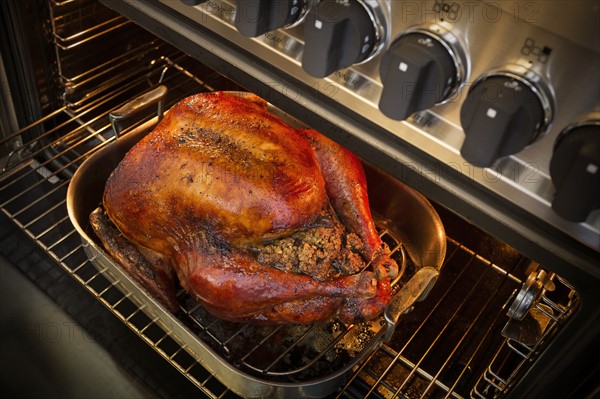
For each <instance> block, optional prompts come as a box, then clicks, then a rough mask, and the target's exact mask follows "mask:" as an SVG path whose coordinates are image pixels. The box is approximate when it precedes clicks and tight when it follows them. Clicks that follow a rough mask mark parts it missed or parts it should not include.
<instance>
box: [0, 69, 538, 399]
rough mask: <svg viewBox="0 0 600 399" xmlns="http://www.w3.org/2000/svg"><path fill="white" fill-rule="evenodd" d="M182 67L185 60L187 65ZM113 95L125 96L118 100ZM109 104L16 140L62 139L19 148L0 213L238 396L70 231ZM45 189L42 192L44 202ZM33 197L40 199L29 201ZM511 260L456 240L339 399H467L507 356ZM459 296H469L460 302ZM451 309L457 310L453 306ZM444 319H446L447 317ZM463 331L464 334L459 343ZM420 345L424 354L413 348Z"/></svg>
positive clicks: (162, 344) (191, 373) (161, 344)
mask: <svg viewBox="0 0 600 399" xmlns="http://www.w3.org/2000/svg"><path fill="white" fill-rule="evenodd" d="M181 61H183V62H185V60H183V59H182V60H181ZM151 64H152V66H153V68H152V70H151V71H150V72H148V76H150V77H158V76H161V75H162V76H163V78H165V79H166V82H167V83H173V82H176V81H177V80H176V77H172V76H171V75H170V74H169V73H163V71H164V70H165V68H167V70H168V71H173V72H175V74H174V75H177V77H181V76H183V77H184V78H185V79H184V80H181V81H179V85H178V84H175V88H176V87H177V86H182V85H183V86H186V85H185V84H183V83H182V82H184V81H185V82H189V79H190V77H193V78H194V80H195V82H197V83H198V82H202V81H201V80H200V79H199V78H198V77H197V76H195V75H193V74H191V73H190V72H189V71H188V70H187V69H185V68H183V67H181V65H179V64H176V63H174V62H172V61H171V60H169V59H167V58H161V59H158V60H155V61H153V62H151ZM150 80H151V79H149V78H145V79H141V81H140V86H139V87H138V90H141V91H142V92H143V90H146V89H143V90H142V88H144V87H145V86H147V85H149V81H150ZM208 86H210V85H208ZM197 87H198V86H197ZM115 96H116V97H122V96H119V95H118V94H115ZM111 101H115V98H110V99H102V100H98V101H97V102H96V101H91V102H90V104H87V107H88V108H84V111H82V112H81V114H77V115H75V116H72V115H71V113H70V112H69V110H68V109H67V107H65V109H63V110H59V111H56V112H54V113H52V114H51V116H49V117H46V118H44V119H42V120H41V121H39V122H38V123H36V124H33V125H31V126H29V127H28V128H26V129H23V130H22V131H20V132H18V133H17V134H16V135H17V136H25V135H26V133H27V131H28V130H29V129H33V128H34V127H36V126H37V125H40V124H41V125H46V124H48V125H50V126H53V125H54V126H58V128H57V127H55V128H53V129H49V130H48V132H47V133H46V136H49V137H56V139H54V141H52V142H50V143H47V144H45V145H43V146H42V144H41V143H40V141H43V140H39V139H36V140H34V141H32V142H26V143H25V144H24V145H23V147H22V150H20V151H15V153H14V154H15V155H13V156H12V157H11V158H12V160H11V159H9V165H5V166H4V168H3V173H2V175H1V177H0V180H1V181H2V186H1V188H0V205H1V208H2V211H3V213H4V214H5V215H6V216H8V217H9V218H10V219H11V220H12V221H13V222H14V223H15V224H17V225H18V226H19V228H20V229H21V230H23V231H24V232H25V233H26V234H27V235H28V236H29V237H30V238H31V239H32V240H34V241H35V242H36V243H37V244H38V245H39V246H40V247H41V248H42V249H43V250H44V251H46V252H48V253H49V254H50V255H51V256H52V257H53V258H54V260H56V261H57V262H58V263H59V264H60V265H61V266H62V267H63V268H64V269H65V270H66V271H67V272H68V273H69V274H71V275H72V276H73V277H74V278H75V279H76V280H77V281H78V282H79V283H81V284H82V285H83V286H84V287H85V288H86V289H87V290H88V291H89V292H90V293H91V294H92V295H93V296H94V297H96V298H97V299H98V300H99V301H100V302H101V303H102V304H103V305H104V306H106V307H107V308H108V309H109V310H110V311H111V312H112V313H113V314H115V315H116V316H117V317H118V318H119V319H120V320H121V321H122V322H123V323H124V324H126V325H127V326H128V327H129V328H130V329H132V330H133V331H134V332H135V333H136V334H137V335H139V336H140V338H141V339H143V340H144V341H145V342H146V343H147V344H148V345H149V346H150V347H152V348H153V349H154V350H155V351H157V352H158V353H159V354H160V355H162V356H163V357H164V358H165V359H166V360H167V361H168V362H169V363H170V364H172V365H173V367H175V368H176V369H177V370H179V371H180V372H181V373H182V374H183V375H185V376H186V377H187V378H188V379H189V380H190V381H192V382H193V383H194V384H195V385H196V386H198V388H199V389H200V390H201V391H202V392H204V393H205V394H206V395H208V397H212V398H217V397H231V396H232V395H234V394H233V393H231V392H230V391H229V390H228V389H227V388H226V387H225V386H223V385H222V384H221V383H220V382H218V381H217V380H216V379H215V378H214V377H212V376H211V375H210V373H208V372H207V371H206V370H205V369H204V368H202V366H201V365H200V364H199V363H198V362H197V361H196V360H195V359H194V356H193V355H191V354H189V353H188V352H187V348H186V347H185V346H181V345H180V344H179V343H178V342H177V340H176V338H175V337H174V336H173V335H172V333H171V332H170V331H168V329H167V330H165V328H164V326H162V325H161V323H160V321H159V320H157V319H152V318H149V317H148V316H147V315H146V314H145V313H144V306H143V305H142V306H137V305H136V304H135V302H134V301H132V300H131V298H130V295H128V294H122V293H121V291H120V290H119V288H118V286H119V284H118V282H117V283H111V282H109V280H108V279H107V278H106V276H105V272H106V271H105V270H100V271H98V270H96V268H95V267H94V266H93V265H92V264H91V262H90V261H89V260H88V259H87V257H86V255H85V252H84V249H83V247H82V245H81V242H80V240H79V237H78V235H77V233H76V232H75V230H74V229H73V227H72V225H71V224H70V221H69V219H68V216H67V212H66V201H65V194H66V190H67V186H68V183H69V174H65V170H71V171H74V170H75V168H76V167H77V166H78V165H79V164H80V162H81V161H82V160H83V159H84V158H86V157H87V156H89V155H90V154H91V153H93V152H95V151H96V150H98V149H99V148H101V147H103V146H104V145H107V144H108V143H110V142H111V141H112V140H114V137H113V136H112V133H111V130H110V126H109V123H108V122H107V113H108V110H105V108H107V107H104V106H101V105H105V104H106V103H107V102H111ZM119 104H120V103H118V104H117V105H119ZM100 110H102V112H101V113H100V114H98V115H96V114H95V113H94V112H93V111H96V112H100ZM88 111H89V114H88ZM64 119H66V120H64ZM57 121H60V122H61V123H57ZM50 122H52V123H50ZM73 126H76V128H73ZM91 126H93V128H92V127H91ZM65 129H66V130H67V131H66V132H65ZM46 136H44V138H45V137H46ZM65 137H70V140H69V141H68V142H67V140H65ZM84 144H87V146H85V145H84ZM40 146H42V147H40ZM57 147H58V148H63V150H62V152H60V153H59V154H58V155H59V156H66V155H67V154H69V155H70V156H71V160H70V161H69V162H68V163H67V164H65V165H64V166H63V167H62V168H59V169H53V162H52V161H56V159H55V158H54V159H51V160H45V161H44V160H43V157H42V155H43V154H44V152H43V151H40V150H39V149H38V150H35V149H36V148H46V149H47V148H57ZM17 156H18V157H19V161H18V162H17V161H16V157H17ZM40 158H41V160H39V159H40ZM37 191H42V192H43V194H42V195H36V192H37ZM27 194H28V195H27ZM30 197H33V198H31V199H29V200H26V199H27V198H30ZM505 258H506V259H504V258H502V259H499V260H497V261H491V260H488V259H487V257H486V256H484V255H482V254H480V253H478V252H477V251H474V250H472V249H469V248H468V247H467V246H465V245H464V244H461V243H460V242H458V241H456V240H454V239H452V238H449V239H448V253H447V258H446V260H445V264H444V266H443V267H442V270H443V271H444V272H443V273H442V275H441V276H440V281H438V283H437V284H436V285H435V287H434V289H433V290H432V292H431V293H430V296H429V298H428V301H426V302H424V303H422V304H420V306H419V307H418V308H417V310H416V311H415V312H413V313H412V314H409V315H407V316H406V318H405V319H403V320H402V321H401V323H400V325H399V327H398V329H397V332H396V333H395V336H394V338H393V339H392V341H391V343H388V344H383V345H381V346H380V347H379V348H378V349H377V350H376V351H375V352H373V353H372V354H371V355H370V356H369V358H368V359H366V361H364V362H363V363H362V364H360V365H359V366H358V367H357V368H356V370H355V371H354V373H353V375H352V377H351V378H350V380H349V381H348V383H347V384H346V386H344V387H343V388H342V389H341V390H340V391H339V392H338V397H353V396H368V395H371V394H375V395H376V396H379V395H381V396H383V397H394V396H398V395H402V396H408V397H410V395H411V392H412V393H414V392H416V390H417V388H415V387H420V388H421V389H422V392H420V393H419V395H421V397H429V396H435V395H440V394H441V395H445V397H452V398H462V397H466V396H468V392H467V391H465V388H464V387H467V386H469V385H470V383H469V381H470V380H471V379H472V378H474V375H475V374H476V373H477V372H478V370H477V368H478V367H481V366H480V365H481V364H483V365H488V364H492V363H493V361H494V358H490V359H483V360H482V359H481V357H485V355H486V354H489V353H492V354H495V353H497V352H498V351H500V350H502V345H504V342H503V341H502V339H501V336H500V335H499V331H500V330H501V328H502V326H503V325H504V324H505V323H506V320H507V318H506V315H505V313H506V312H505V303H506V298H511V297H512V296H513V295H514V294H513V293H514V291H515V290H516V289H517V288H518V287H519V286H520V284H521V279H520V278H519V277H517V276H518V275H521V274H522V270H521V269H523V268H524V267H525V266H526V265H527V264H528V261H527V259H525V258H523V257H521V256H520V255H517V254H514V253H510V251H509V255H508V256H506V257H505ZM472 279H474V280H473V281H471V280H472ZM465 280H467V281H468V283H467V286H468V287H469V289H468V291H467V292H462V291H463V290H464V288H461V286H460V284H459V282H463V283H464V282H465ZM465 294H466V295H465ZM482 295H483V296H484V297H486V298H488V299H487V300H486V301H484V302H483V305H482V306H480V305H479V304H478V302H477V301H475V300H474V299H473V298H475V297H476V296H482ZM457 298H461V299H460V300H458V301H457ZM449 303H453V304H454V307H452V306H449V305H448V304H449ZM440 313H443V314H445V316H444V315H442V316H440ZM465 315H469V317H470V319H468V320H462V319H464V318H465V317H466V316H465ZM429 324H431V325H429ZM432 329H433V330H434V331H435V333H434V334H433V335H431V332H427V331H431V330H432ZM458 331H460V334H459V336H455V335H456V334H457V332H458ZM409 332H410V333H409ZM448 340H454V343H453V345H451V346H450V348H452V349H451V350H450V351H449V353H447V354H446V356H445V357H441V358H440V357H438V356H433V357H432V356H431V354H433V353H435V352H436V350H437V346H438V345H439V343H440V342H446V341H448ZM417 342H418V345H417V346H418V347H417V346H415V343H417ZM484 349H485V350H484ZM482 372H483V371H482ZM357 386H358V387H366V391H365V392H360V390H359V393H357V392H356V389H357V388H356V387H357ZM417 397H418V396H417Z"/></svg>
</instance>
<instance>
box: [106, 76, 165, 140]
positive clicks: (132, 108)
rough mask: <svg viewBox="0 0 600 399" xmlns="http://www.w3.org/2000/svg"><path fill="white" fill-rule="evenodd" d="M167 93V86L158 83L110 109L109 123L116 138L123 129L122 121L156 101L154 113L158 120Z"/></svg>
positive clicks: (161, 113)
mask: <svg viewBox="0 0 600 399" xmlns="http://www.w3.org/2000/svg"><path fill="white" fill-rule="evenodd" d="M166 95H167V86H165V85H160V86H158V87H156V88H155V89H152V90H150V91H149V92H147V93H144V94H142V95H141V96H139V97H136V98H134V99H133V100H131V101H129V102H128V103H127V104H125V105H123V106H122V107H120V108H118V109H116V110H114V111H112V112H111V113H110V114H108V118H109V119H110V124H111V125H112V127H113V130H114V131H115V135H116V136H117V138H119V137H120V135H121V132H122V131H123V129H124V126H123V125H124V124H123V122H124V121H125V120H127V119H129V118H131V117H132V116H134V115H136V114H138V113H140V112H141V111H143V110H144V109H146V108H148V107H149V106H151V105H152V104H156V103H158V106H157V110H156V114H157V115H158V120H159V121H160V120H161V119H162V117H163V102H164V99H165V96H166Z"/></svg>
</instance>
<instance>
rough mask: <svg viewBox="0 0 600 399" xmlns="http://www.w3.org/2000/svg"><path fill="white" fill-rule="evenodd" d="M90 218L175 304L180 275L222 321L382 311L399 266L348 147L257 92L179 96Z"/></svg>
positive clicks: (156, 291) (146, 281)
mask: <svg viewBox="0 0 600 399" xmlns="http://www.w3.org/2000/svg"><path fill="white" fill-rule="evenodd" d="M103 207H104V209H103V210H102V209H101V208H99V209H97V210H96V211H94V212H93V213H92V215H91V216H90V220H91V224H92V227H93V228H94V230H95V232H96V234H97V235H98V237H99V238H100V240H101V241H102V243H103V245H104V246H105V248H106V249H107V251H108V252H109V253H110V254H111V255H112V256H113V257H114V258H115V259H116V260H117V261H118V262H119V263H120V264H121V266H123V267H124V268H125V269H126V270H128V272H129V273H130V274H132V275H133V276H134V277H135V278H136V279H137V280H138V281H140V282H141V283H142V284H143V285H144V287H145V288H146V289H148V290H149V291H150V292H151V293H152V294H153V295H154V296H155V297H157V298H158V299H159V300H161V301H162V302H163V303H165V304H166V305H167V306H168V307H169V308H171V309H175V308H176V299H175V296H174V283H175V281H174V279H175V278H177V279H178V280H179V283H180V284H181V286H182V287H183V288H184V289H185V290H186V291H188V292H189V293H190V294H191V295H192V296H193V297H194V298H195V299H197V300H198V301H199V302H201V303H202V304H203V306H204V307H205V308H206V309H207V310H208V311H209V312H211V313H213V314H214V315H215V316H217V317H220V318H223V319H227V320H232V321H243V322H262V323H312V322H318V321H325V320H328V319H331V318H335V317H337V318H339V319H340V320H342V321H344V322H357V321H361V320H367V319H373V318H375V317H377V316H378V315H379V314H381V312H382V311H383V309H384V308H385V306H386V305H387V303H388V302H389V300H390V279H391V278H393V277H395V275H396V274H397V269H398V267H397V265H396V263H395V261H394V260H392V259H391V258H390V256H389V249H388V248H387V246H386V245H385V244H384V243H382V242H381V239H380V238H379V235H378V234H377V231H376V229H375V225H374V223H373V220H372V217H371V213H370V211H369V203H368V198H367V191H366V181H365V176H364V171H363V169H362V165H361V163H360V161H359V160H358V159H357V158H356V156H354V155H353V154H352V153H350V152H349V151H347V150H346V149H344V148H343V147H341V146H339V145H338V144H336V143H334V142H333V141H331V140H329V139H327V138H326V137H324V136H323V135H321V134H320V133H317V132H315V131H312V130H303V129H294V128H292V127H290V126H288V125H287V124H285V123H284V122H283V121H281V120H280V119H279V118H278V117H276V116H275V115H273V114H271V113H269V112H268V110H267V103H266V102H265V101H263V100H262V99H260V98H258V97H256V96H254V95H247V96H236V95H232V94H227V93H219V92H217V93H205V94H198V95H194V96H191V97H188V98H186V99H183V100H182V101H180V102H179V103H177V104H176V105H175V106H173V107H172V108H171V109H170V110H169V112H168V113H167V114H166V115H165V117H164V119H163V120H162V121H161V122H160V123H159V124H158V126H157V127H156V128H155V129H154V130H153V131H152V132H150V133H149V134H148V135H147V136H146V137H145V138H143V139H142V140H141V141H140V142H139V143H137V144H136V145H135V146H134V147H133V148H132V149H131V150H130V151H129V152H128V153H127V155H126V156H125V158H124V159H123V160H122V161H121V163H120V164H119V165H118V166H117V168H116V169H115V170H114V172H113V173H112V174H111V176H110V178H109V179H108V181H107V184H106V188H105V191H104V197H103Z"/></svg>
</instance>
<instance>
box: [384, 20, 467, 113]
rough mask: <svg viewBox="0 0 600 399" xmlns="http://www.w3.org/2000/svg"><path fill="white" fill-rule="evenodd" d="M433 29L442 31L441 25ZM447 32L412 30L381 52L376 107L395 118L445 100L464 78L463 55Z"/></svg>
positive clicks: (454, 39)
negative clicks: (378, 92) (379, 85)
mask: <svg viewBox="0 0 600 399" xmlns="http://www.w3.org/2000/svg"><path fill="white" fill-rule="evenodd" d="M433 29H435V30H437V31H438V32H441V28H439V27H434V28H433ZM456 43H457V40H456V37H455V36H454V35H452V34H450V33H449V32H446V33H444V35H443V36H440V35H439V34H438V33H437V32H434V31H431V30H421V29H418V30H412V31H407V32H406V33H404V34H403V35H402V36H400V37H399V38H398V39H397V40H396V41H395V42H394V43H392V45H391V46H390V48H389V49H388V50H387V51H386V53H385V54H384V56H383V58H382V60H381V64H380V68H379V72H380V76H381V82H382V84H383V91H382V93H381V98H380V101H379V109H380V110H381V111H382V112H383V113H384V114H385V115H386V116H388V117H390V118H392V119H396V120H403V119H406V118H407V117H408V116H410V115H411V114H413V113H414V112H417V111H422V110H424V109H427V108H430V107H432V106H433V105H436V104H440V103H442V102H444V101H446V100H448V99H449V98H450V97H451V96H452V95H453V94H454V93H455V92H456V90H457V89H458V87H459V86H460V85H461V83H463V82H464V80H465V75H466V70H465V64H466V62H465V56H464V53H463V52H462V51H461V50H460V47H458V46H457V45H456Z"/></svg>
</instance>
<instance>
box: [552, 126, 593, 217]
mask: <svg viewBox="0 0 600 399" xmlns="http://www.w3.org/2000/svg"><path fill="white" fill-rule="evenodd" d="M550 176H551V177H552V182H553V183H554V187H555V188H556V193H555V195H554V199H553V201H552V209H554V211H555V212H556V213H558V214H559V215H560V216H562V217H563V218H565V219H567V220H570V221H573V222H583V221H584V220H585V219H587V217H588V215H589V213H590V212H591V211H593V210H594V209H597V208H600V116H598V115H597V118H596V119H593V120H587V121H583V122H579V123H576V124H573V125H570V126H568V127H567V128H565V129H564V130H563V131H562V132H561V133H560V134H559V136H558V138H557V139H556V142H555V143H554V153H553V155H552V160H551V161H550Z"/></svg>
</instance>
